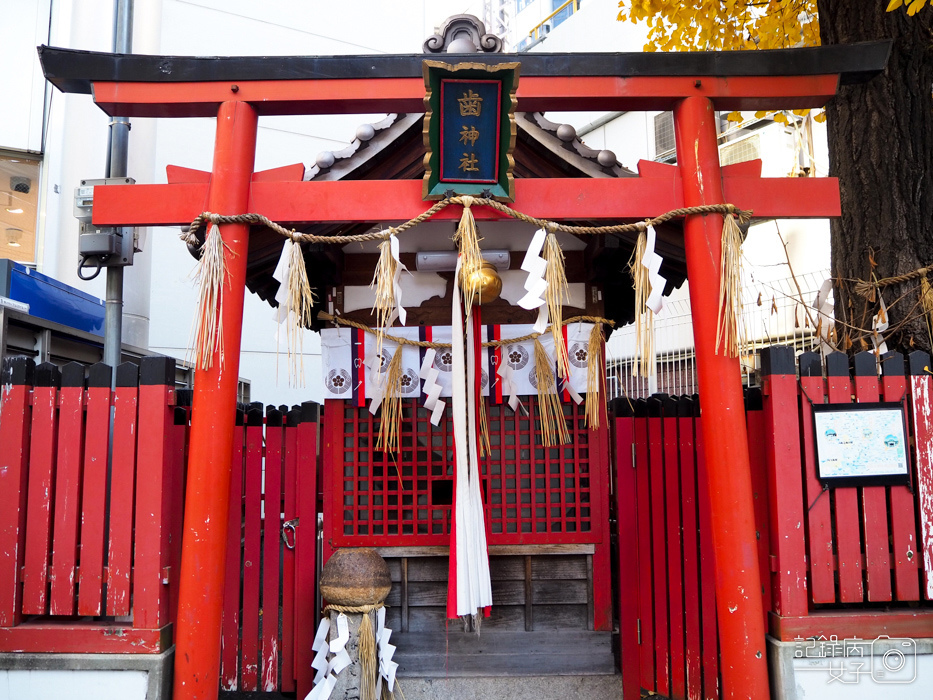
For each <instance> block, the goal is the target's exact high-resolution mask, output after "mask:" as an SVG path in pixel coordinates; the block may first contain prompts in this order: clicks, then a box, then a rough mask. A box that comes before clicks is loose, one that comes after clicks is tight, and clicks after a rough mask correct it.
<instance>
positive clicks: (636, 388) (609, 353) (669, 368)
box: [606, 270, 832, 398]
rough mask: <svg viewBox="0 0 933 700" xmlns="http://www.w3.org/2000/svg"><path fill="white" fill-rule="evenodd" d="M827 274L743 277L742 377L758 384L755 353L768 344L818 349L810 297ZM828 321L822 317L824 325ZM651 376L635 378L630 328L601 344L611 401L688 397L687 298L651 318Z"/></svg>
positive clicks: (692, 384) (691, 357)
mask: <svg viewBox="0 0 933 700" xmlns="http://www.w3.org/2000/svg"><path fill="white" fill-rule="evenodd" d="M827 277H829V271H828V270H824V271H820V272H811V273H806V274H802V275H798V276H796V277H788V278H784V279H778V280H756V279H754V277H753V276H752V275H748V276H747V278H746V283H745V285H744V287H743V290H742V302H743V305H742V325H743V327H744V330H745V337H746V341H747V344H746V352H745V353H744V354H743V356H742V357H741V367H742V379H743V382H744V383H746V384H750V385H754V384H757V383H758V382H757V373H758V370H759V367H760V365H759V359H758V357H759V350H761V348H763V347H767V346H769V345H776V344H780V345H790V346H793V347H794V349H795V350H796V352H797V353H801V352H804V351H806V350H818V349H819V340H818V338H817V336H816V330H817V325H818V324H819V319H818V314H817V311H816V309H814V308H812V306H811V304H812V303H813V300H814V297H815V296H816V294H817V291H818V290H819V288H820V286H821V285H822V284H823V282H824V280H826V278H827ZM831 323H832V319H831V318H830V319H827V318H824V319H823V326H824V327H826V326H827V324H831ZM654 334H655V349H656V350H655V367H656V371H655V374H654V376H653V377H642V376H636V375H635V371H634V370H635V326H634V324H630V325H628V326H625V327H624V328H620V329H619V330H617V331H616V332H614V333H613V334H612V336H611V337H610V339H609V341H608V342H607V344H606V376H607V384H608V394H609V397H610V398H616V397H622V396H627V397H629V398H643V397H647V396H650V395H651V394H653V393H656V392H662V393H666V394H672V395H683V394H693V393H696V392H697V390H698V387H697V379H696V362H695V353H694V345H693V321H692V315H691V311H690V300H689V299H687V298H684V299H674V300H668V301H667V302H666V304H665V308H664V311H662V312H661V314H660V315H659V316H658V317H657V318H656V319H655V327H654Z"/></svg>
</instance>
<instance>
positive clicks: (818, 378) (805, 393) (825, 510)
mask: <svg viewBox="0 0 933 700" xmlns="http://www.w3.org/2000/svg"><path fill="white" fill-rule="evenodd" d="M810 355H812V357H811V358H810V364H808V365H806V366H805V364H804V362H803V361H801V365H800V425H801V426H802V433H801V435H802V439H803V458H804V472H805V477H804V481H805V485H806V500H805V505H806V506H807V535H808V543H809V549H808V551H807V555H808V556H809V557H810V584H811V586H810V588H811V596H812V599H813V602H814V603H835V602H836V565H835V563H834V557H833V523H832V515H831V513H830V498H831V496H830V494H829V491H828V490H827V489H824V488H823V485H822V484H821V483H820V481H819V479H817V478H816V442H815V435H814V434H813V409H812V408H811V406H810V402H811V401H812V402H813V403H823V399H824V397H825V395H826V382H825V381H824V379H823V369H822V359H821V358H820V356H819V355H817V354H816V353H810ZM808 367H809V368H810V370H809V373H808V370H807V368H808Z"/></svg>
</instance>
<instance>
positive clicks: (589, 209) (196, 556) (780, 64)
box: [39, 42, 890, 700]
mask: <svg viewBox="0 0 933 700" xmlns="http://www.w3.org/2000/svg"><path fill="white" fill-rule="evenodd" d="M889 51H890V43H889V42H881V43H871V44H862V45H855V46H833V47H823V48H811V49H793V50H783V51H750V52H723V53H693V54H566V55H564V54H521V55H520V56H518V57H516V56H508V57H505V56H502V55H501V54H497V55H476V54H469V55H447V56H445V59H446V60H450V61H452V62H457V61H458V60H468V61H471V62H484V63H496V62H499V61H502V60H506V59H507V58H508V59H511V60H514V59H515V58H520V60H521V64H522V67H521V74H522V77H521V82H520V86H519V89H518V92H517V97H518V103H519V105H520V109H522V110H523V111H548V110H564V111H566V110H606V111H621V110H673V112H674V128H675V137H676V145H677V163H678V165H677V166H676V167H662V166H646V167H645V169H644V170H643V171H642V172H641V173H640V177H638V178H629V179H573V180H518V181H517V182H516V187H515V190H516V199H515V207H516V208H518V209H519V210H521V211H522V212H525V213H527V214H531V215H533V216H536V217H539V218H547V219H559V220H564V221H567V220H574V219H579V220H588V221H593V220H600V219H601V220H613V221H620V220H625V219H629V220H631V219H642V218H646V217H651V216H655V215H657V214H659V213H661V212H664V211H669V210H671V209H675V208H679V207H683V206H694V205H701V204H720V203H723V202H730V203H732V204H735V205H736V206H739V207H741V208H743V209H751V210H753V211H754V213H755V216H756V217H793V218H801V217H831V216H838V215H839V213H840V210H839V207H840V204H839V191H838V183H837V182H836V180H835V179H832V178H822V179H817V178H794V179H787V178H781V179H762V178H760V177H759V175H760V172H759V171H756V170H755V166H749V165H747V164H743V165H739V166H734V167H731V168H721V167H720V163H719V152H718V147H717V133H716V124H715V110H734V109H739V110H766V109H797V108H812V107H820V106H822V105H823V104H825V103H826V102H827V101H828V100H829V99H830V98H831V97H832V96H833V95H834V94H835V92H836V90H837V88H838V86H839V84H840V83H845V82H858V81H862V80H866V79H868V78H870V77H871V76H872V75H875V74H877V73H878V72H880V71H881V70H883V68H884V65H885V62H886V60H887V55H888V52H889ZM39 53H40V57H41V59H42V64H43V68H44V70H45V74H46V77H47V78H48V79H49V80H50V81H51V82H52V83H54V84H55V85H56V86H57V87H59V89H61V90H63V91H65V92H79V93H82V92H83V93H92V94H93V96H94V100H95V102H96V103H97V104H98V106H99V107H100V108H101V109H103V110H104V111H105V112H106V113H107V114H109V115H111V116H130V117H132V116H140V117H205V116H210V117H214V116H216V117H217V133H216V141H215V149H214V164H213V169H212V173H211V177H210V179H209V181H208V182H204V181H199V180H200V179H201V178H198V177H191V178H189V179H190V181H189V182H181V181H180V180H176V182H177V184H168V185H134V186H117V185H112V186H109V187H103V188H98V189H97V190H96V191H95V206H94V223H96V224H98V225H121V226H129V225H137V226H153V225H166V224H186V223H189V222H191V221H192V219H194V217H195V216H197V215H198V214H200V213H201V211H202V210H203V208H204V205H205V203H206V205H207V208H208V209H209V210H210V211H212V212H216V213H220V214H228V215H229V214H241V213H246V212H258V213H262V214H264V215H266V216H267V217H269V218H270V219H272V220H274V221H277V222H279V223H282V224H285V225H293V226H297V225H301V224H308V223H315V222H371V221H397V220H406V219H409V218H412V217H414V216H416V215H417V214H420V213H422V212H423V211H424V210H425V208H426V205H425V203H424V202H423V201H422V199H421V182H420V181H388V182H387V181H356V182H339V181H338V182H301V181H296V180H294V178H291V179H290V178H289V176H288V172H289V171H288V170H287V169H282V170H280V171H278V172H276V171H270V172H267V173H255V174H254V172H253V163H254V156H255V149H256V129H257V121H258V117H259V116H265V115H279V114H365V113H373V112H419V111H423V110H424V105H423V97H424V83H423V79H422V77H421V75H422V73H421V71H422V67H421V62H422V59H423V57H422V56H346V57H344V56H341V57H274V58H245V57H244V58H187V57H166V56H121V55H113V54H102V53H92V52H82V51H71V50H63V49H55V48H48V47H41V48H40V50H39ZM182 179H184V178H182ZM455 209H457V211H455ZM459 214H460V212H459V207H448V208H447V209H446V210H444V211H443V212H442V213H441V214H440V215H439V216H440V217H441V218H454V217H458V216H459ZM475 217H476V218H477V219H497V218H500V215H499V214H498V213H497V212H494V211H484V210H483V209H482V208H477V210H476V212H475ZM721 229H722V217H721V216H719V215H706V216H689V217H687V219H686V221H685V223H684V245H685V249H686V256H687V271H688V278H689V280H690V282H691V284H690V300H691V306H692V309H693V327H694V337H695V344H696V362H697V372H698V379H699V388H700V393H701V394H702V396H703V406H702V410H703V415H704V425H705V426H715V434H710V435H707V439H706V440H704V450H705V458H706V464H707V465H708V473H709V493H710V500H711V511H712V517H711V520H712V530H713V543H714V550H715V558H716V571H717V576H716V598H717V606H718V610H717V612H718V619H719V625H720V630H721V655H722V674H723V680H724V685H725V688H724V690H725V696H726V697H730V698H734V697H749V698H763V697H767V696H768V693H769V690H768V675H767V662H766V659H765V651H764V650H765V630H764V614H763V609H762V600H761V596H760V595H759V590H760V588H759V586H760V585H761V582H760V580H759V569H758V562H757V547H756V536H755V526H754V512H753V501H752V487H751V478H750V472H749V459H748V444H747V442H748V441H747V434H746V430H745V412H744V410H743V398H742V385H741V376H740V371H739V365H738V360H737V359H731V358H727V357H725V356H721V355H717V354H716V352H715V347H716V325H717V313H718V307H719V298H718V289H719V279H720V271H721V270H720V247H721V246H720V232H721ZM248 235H249V227H248V226H246V225H233V224H231V225H228V226H227V228H226V229H225V231H224V241H225V243H227V244H228V246H229V250H228V251H227V253H226V255H227V260H226V263H227V267H228V283H229V286H227V287H225V290H224V294H225V303H224V305H223V311H222V313H223V335H224V338H223V343H224V347H225V349H226V361H225V365H224V366H223V369H221V365H220V362H219V361H218V359H217V358H215V359H214V362H213V365H212V368H211V369H209V370H204V371H199V372H198V374H197V378H196V381H195V395H194V405H193V415H192V438H191V446H190V452H189V468H188V490H187V508H186V512H185V537H184V545H183V555H182V570H181V586H180V598H179V611H178V620H177V627H176V645H177V646H176V653H175V695H174V697H175V698H176V700H183V699H187V698H207V697H216V694H217V687H218V675H219V664H220V630H221V611H222V608H221V606H222V597H223V570H224V558H225V546H226V541H227V538H226V531H225V530H226V524H227V508H228V503H227V499H228V485H229V479H230V473H229V464H230V459H231V451H232V445H233V436H232V433H233V426H234V410H233V407H234V405H235V402H236V386H237V371H238V368H239V350H240V335H241V329H242V321H243V298H244V293H245V276H246V257H247V252H248ZM804 585H805V582H804ZM305 690H307V689H305ZM299 692H301V689H299Z"/></svg>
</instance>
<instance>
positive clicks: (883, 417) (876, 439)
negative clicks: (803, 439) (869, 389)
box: [813, 403, 910, 486]
mask: <svg viewBox="0 0 933 700" xmlns="http://www.w3.org/2000/svg"><path fill="white" fill-rule="evenodd" d="M813 424H814V428H815V430H816V467H817V475H818V477H819V479H820V480H821V481H823V482H824V483H825V484H827V485H829V486H863V485H871V484H905V483H907V482H908V481H909V477H910V468H909V461H908V453H907V439H906V431H905V430H904V408H903V406H902V405H901V404H899V403H861V404H814V406H813Z"/></svg>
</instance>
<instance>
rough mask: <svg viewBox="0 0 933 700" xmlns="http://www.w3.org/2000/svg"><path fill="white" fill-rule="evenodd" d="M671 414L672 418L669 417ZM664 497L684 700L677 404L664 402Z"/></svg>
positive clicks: (674, 686) (675, 679) (675, 664)
mask: <svg viewBox="0 0 933 700" xmlns="http://www.w3.org/2000/svg"><path fill="white" fill-rule="evenodd" d="M669 414H670V415H669ZM662 425H663V431H664V437H663V439H664V494H665V498H666V500H667V523H666V536H665V539H666V540H667V570H668V591H669V592H668V597H667V600H668V619H669V620H670V635H671V636H670V645H671V646H670V659H671V666H670V668H671V686H670V692H671V697H673V698H682V697H684V694H685V690H686V689H685V686H686V676H687V668H686V660H685V649H684V646H685V644H686V642H685V638H684V624H685V622H684V606H683V595H684V590H683V589H684V581H683V549H682V543H681V539H682V535H681V533H682V530H681V522H680V509H681V481H680V462H679V457H680V454H679V452H680V450H679V449H678V442H677V441H678V435H677V416H676V402H674V401H665V402H664V418H662Z"/></svg>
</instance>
